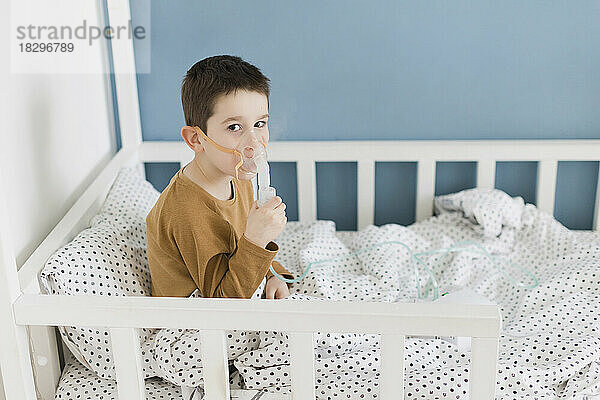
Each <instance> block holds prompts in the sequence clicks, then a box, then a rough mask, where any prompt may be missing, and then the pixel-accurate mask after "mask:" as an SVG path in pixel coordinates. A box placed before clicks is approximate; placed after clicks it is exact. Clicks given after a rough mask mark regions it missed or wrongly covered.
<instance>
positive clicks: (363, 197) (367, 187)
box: [357, 159, 375, 230]
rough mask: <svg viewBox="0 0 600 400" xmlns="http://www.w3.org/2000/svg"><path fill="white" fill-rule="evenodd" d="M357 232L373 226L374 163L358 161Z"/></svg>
mask: <svg viewBox="0 0 600 400" xmlns="http://www.w3.org/2000/svg"><path fill="white" fill-rule="evenodd" d="M357 186H358V193H357V194H358V210H357V211H358V230H361V229H363V228H366V227H367V226H369V225H372V224H373V218H374V217H375V215H374V214H375V161H373V160H368V159H364V160H359V161H358V185H357Z"/></svg>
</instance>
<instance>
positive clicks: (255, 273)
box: [198, 235, 279, 299]
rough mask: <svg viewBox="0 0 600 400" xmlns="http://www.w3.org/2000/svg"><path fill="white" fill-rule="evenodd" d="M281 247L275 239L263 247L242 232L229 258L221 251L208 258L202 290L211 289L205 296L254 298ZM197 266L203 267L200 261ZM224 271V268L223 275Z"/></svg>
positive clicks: (203, 291)
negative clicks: (215, 255)
mask: <svg viewBox="0 0 600 400" xmlns="http://www.w3.org/2000/svg"><path fill="white" fill-rule="evenodd" d="M278 250H279V247H278V246H277V244H276V243H275V242H269V243H268V244H267V246H266V248H263V247H259V246H257V245H256V244H254V243H252V242H251V241H250V240H248V239H247V238H246V236H245V235H242V236H241V237H240V239H239V240H238V242H237V249H236V250H235V252H234V253H233V255H232V256H231V257H230V258H229V257H228V256H227V255H223V254H221V255H218V256H217V257H213V258H212V259H211V260H209V262H208V264H207V265H206V268H205V272H204V284H205V286H204V290H202V289H201V293H209V295H207V296H204V297H239V298H244V299H249V298H251V297H252V295H253V294H254V292H255V291H256V289H257V288H258V286H259V285H260V283H261V282H262V280H263V279H264V278H265V276H266V274H267V271H268V269H269V265H271V262H272V261H273V257H275V255H276V254H277V251H278ZM198 267H199V268H201V266H200V265H199V266H198ZM221 271H225V273H224V275H222V273H221ZM221 275H222V278H220V277H221Z"/></svg>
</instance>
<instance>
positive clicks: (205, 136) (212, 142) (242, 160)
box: [192, 126, 264, 179]
mask: <svg viewBox="0 0 600 400" xmlns="http://www.w3.org/2000/svg"><path fill="white" fill-rule="evenodd" d="M192 128H194V129H195V130H196V131H198V132H200V133H201V134H202V136H204V138H205V139H206V140H207V141H209V142H210V143H211V144H212V145H213V146H215V147H216V148H217V149H219V150H221V151H224V152H226V153H231V154H236V155H237V156H238V157H239V158H240V161H239V162H238V163H237V165H236V166H235V179H240V178H239V173H238V170H239V168H240V167H241V166H242V164H244V159H243V158H242V154H241V153H240V152H239V151H237V150H235V149H228V148H227V147H223V146H221V145H220V144H218V143H217V142H215V141H214V140H212V139H211V138H209V137H208V135H207V134H206V133H204V131H202V129H200V128H199V127H198V126H193V127H192ZM263 146H264V144H263Z"/></svg>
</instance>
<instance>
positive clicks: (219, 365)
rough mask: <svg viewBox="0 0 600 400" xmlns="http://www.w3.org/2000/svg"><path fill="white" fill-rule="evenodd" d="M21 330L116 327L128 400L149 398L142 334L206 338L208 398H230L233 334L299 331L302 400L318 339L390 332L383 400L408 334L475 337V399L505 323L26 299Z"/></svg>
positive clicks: (380, 307) (411, 313) (346, 311)
mask: <svg viewBox="0 0 600 400" xmlns="http://www.w3.org/2000/svg"><path fill="white" fill-rule="evenodd" d="M14 312H15V321H16V323H17V324H19V325H61V326H62V325H66V326H72V325H77V326H91V327H98V326H105V327H106V326H108V327H110V328H111V329H110V332H111V341H112V346H113V354H114V357H115V366H116V372H117V380H118V383H117V387H118V391H119V396H120V397H121V398H125V399H128V400H129V399H131V400H141V399H144V390H143V388H144V381H143V375H142V366H141V362H140V356H139V351H140V346H139V340H138V331H137V330H138V329H139V328H142V327H149V328H161V327H170V328H173V329H176V328H193V329H201V330H202V363H203V365H204V366H205V367H206V368H205V371H206V372H205V375H204V381H205V390H206V393H207V398H208V399H211V400H212V399H215V400H217V399H218V400H225V399H227V400H228V399H229V389H228V368H227V365H228V364H227V352H226V347H225V336H224V332H225V331H226V330H234V329H237V330H250V331H253V330H254V331H257V330H268V331H283V332H290V355H291V360H290V363H291V378H292V389H293V399H314V398H315V391H314V386H315V371H314V368H313V362H314V354H313V333H314V332H330V333H334V332H356V333H369V334H381V335H382V337H381V343H382V350H381V372H382V374H381V381H380V385H381V393H382V397H381V398H382V399H384V400H387V399H397V398H398V396H399V393H402V392H403V390H404V389H403V383H404V368H403V367H401V368H398V363H400V364H401V365H402V364H403V360H404V338H405V336H408V335H411V336H412V335H426V336H434V335H440V336H470V337H473V343H472V353H471V354H472V356H471V375H470V391H471V395H470V396H471V398H472V399H492V398H493V396H494V391H495V384H496V360H497V356H498V340H499V335H500V328H501V317H500V311H499V309H498V307H496V306H493V305H473V304H465V305H460V306H457V305H454V304H449V303H446V304H436V303H371V302H368V303H364V302H322V301H316V300H315V301H302V302H299V301H282V300H275V301H274V300H255V301H247V300H240V299H208V298H207V299H189V298H166V297H161V298H152V297H129V296H126V297H103V296H54V295H39V294H22V295H21V296H20V297H19V298H18V299H17V300H16V301H15V303H14Z"/></svg>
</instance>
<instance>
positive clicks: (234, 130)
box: [227, 124, 242, 132]
mask: <svg viewBox="0 0 600 400" xmlns="http://www.w3.org/2000/svg"><path fill="white" fill-rule="evenodd" d="M236 126H237V127H238V128H239V129H236V128H235V127H236ZM227 129H229V130H230V131H232V132H238V131H241V130H242V126H241V125H240V124H231V125H229V126H228V127H227Z"/></svg>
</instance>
